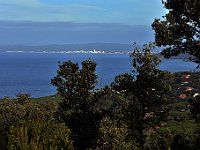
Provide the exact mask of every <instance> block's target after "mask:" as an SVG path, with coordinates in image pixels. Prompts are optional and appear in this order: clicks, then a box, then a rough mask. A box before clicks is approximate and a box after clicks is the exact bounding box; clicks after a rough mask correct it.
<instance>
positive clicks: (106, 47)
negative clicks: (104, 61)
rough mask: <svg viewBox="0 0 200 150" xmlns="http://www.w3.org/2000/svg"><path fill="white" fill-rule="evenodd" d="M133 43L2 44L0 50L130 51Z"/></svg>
mask: <svg viewBox="0 0 200 150" xmlns="http://www.w3.org/2000/svg"><path fill="white" fill-rule="evenodd" d="M133 48H134V47H133V45H131V44H118V43H86V44H63V45H56V44H51V45H39V46H26V45H0V51H77V50H86V51H87V50H94V49H95V50H101V51H105V52H130V51H132V50H133Z"/></svg>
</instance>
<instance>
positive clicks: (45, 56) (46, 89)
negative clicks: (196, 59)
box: [0, 52, 197, 98]
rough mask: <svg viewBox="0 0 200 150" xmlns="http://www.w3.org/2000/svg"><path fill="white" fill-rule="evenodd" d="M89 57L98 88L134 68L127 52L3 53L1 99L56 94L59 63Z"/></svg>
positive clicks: (178, 64)
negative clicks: (24, 94) (27, 94)
mask: <svg viewBox="0 0 200 150" xmlns="http://www.w3.org/2000/svg"><path fill="white" fill-rule="evenodd" d="M89 58H90V59H91V60H93V61H95V62H96V63H97V70H96V72H97V74H98V82H99V83H98V85H97V88H101V87H104V86H105V85H108V84H110V83H111V82H113V81H114V78H115V76H117V75H119V74H122V73H126V72H129V73H130V72H131V70H132V67H131V60H130V58H129V55H127V54H80V53H79V54H74V53H72V54H69V53H35V52H0V98H2V97H4V96H9V97H15V95H16V94H17V93H30V94H31V96H32V97H41V96H48V95H52V94H55V93H56V88H55V87H54V86H52V85H51V79H52V78H53V77H54V76H56V72H57V69H58V62H59V61H60V62H63V61H68V60H71V61H73V62H78V63H79V64H80V63H81V62H82V61H83V60H86V59H89ZM196 66H197V65H196V64H194V63H192V62H186V61H183V60H181V59H171V60H163V61H162V63H161V65H160V69H162V70H167V71H171V72H179V71H194V70H195V69H196Z"/></svg>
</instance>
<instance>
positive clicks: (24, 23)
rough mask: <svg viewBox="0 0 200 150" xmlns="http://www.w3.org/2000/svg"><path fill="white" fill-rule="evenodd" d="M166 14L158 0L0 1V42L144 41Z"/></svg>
mask: <svg viewBox="0 0 200 150" xmlns="http://www.w3.org/2000/svg"><path fill="white" fill-rule="evenodd" d="M165 13H166V10H165V9H164V8H163V5H162V3H161V0H0V44H9V43H10V44H50V43H51V44H52V43H55V44H63V43H84V42H115V43H133V42H135V41H136V42H141V43H144V42H148V40H152V38H153V32H152V30H151V23H152V22H153V20H154V18H160V17H161V16H162V15H164V14H165ZM137 37H138V38H137Z"/></svg>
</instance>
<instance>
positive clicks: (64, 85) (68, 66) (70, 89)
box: [51, 60, 98, 149]
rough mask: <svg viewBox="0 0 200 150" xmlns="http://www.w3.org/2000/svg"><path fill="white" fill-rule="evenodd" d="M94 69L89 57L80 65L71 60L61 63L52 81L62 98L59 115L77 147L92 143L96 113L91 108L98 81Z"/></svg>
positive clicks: (83, 147) (95, 127) (87, 146)
mask: <svg viewBox="0 0 200 150" xmlns="http://www.w3.org/2000/svg"><path fill="white" fill-rule="evenodd" d="M95 70H96V63H95V62H93V61H91V60H86V61H83V62H82V68H79V66H78V64H77V63H72V62H71V61H68V62H63V63H62V64H59V69H58V71H57V73H58V74H57V76H56V77H54V79H52V81H51V82H52V84H53V85H54V86H56V87H57V91H58V94H59V95H60V97H61V103H60V104H59V111H58V116H59V118H60V119H61V120H62V121H64V122H65V124H66V125H67V126H68V127H69V128H70V129H71V131H72V136H73V142H74V147H75V148H76V149H86V148H90V147H93V146H95V144H94V142H93V141H95V140H96V135H97V131H98V126H97V123H96V122H98V116H97V115H96V114H95V113H94V112H93V110H92V109H91V107H92V106H93V99H91V97H92V95H93V92H94V88H95V84H96V83H97V81H96V80H97V75H96V73H95Z"/></svg>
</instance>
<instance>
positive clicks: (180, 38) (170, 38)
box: [152, 0, 200, 63]
mask: <svg viewBox="0 0 200 150" xmlns="http://www.w3.org/2000/svg"><path fill="white" fill-rule="evenodd" d="M163 4H164V6H165V8H166V9H168V10H169V12H168V13H167V14H166V15H165V16H164V18H163V19H162V20H161V19H155V21H154V22H153V24H152V27H153V29H154V30H155V42H156V45H157V46H164V47H165V48H164V50H163V51H162V54H163V55H164V56H165V57H167V58H169V57H171V56H176V55H178V54H180V53H188V54H190V55H192V56H194V57H193V58H192V60H193V61H194V62H197V63H200V53H199V51H200V19H199V16H200V11H199V8H200V1H199V0H164V1H163Z"/></svg>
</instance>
